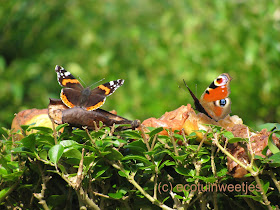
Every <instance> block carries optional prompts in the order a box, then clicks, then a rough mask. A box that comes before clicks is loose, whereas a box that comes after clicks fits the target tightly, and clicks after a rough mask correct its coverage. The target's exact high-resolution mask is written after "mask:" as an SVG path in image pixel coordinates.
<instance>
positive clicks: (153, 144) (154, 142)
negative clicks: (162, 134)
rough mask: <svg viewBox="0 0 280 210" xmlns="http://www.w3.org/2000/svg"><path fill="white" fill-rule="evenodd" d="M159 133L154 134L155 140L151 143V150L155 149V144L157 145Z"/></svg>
mask: <svg viewBox="0 0 280 210" xmlns="http://www.w3.org/2000/svg"><path fill="white" fill-rule="evenodd" d="M157 136H158V135H157V134H156V135H155V136H154V138H153V141H152V145H151V150H153V149H154V146H155V144H156V140H157Z"/></svg>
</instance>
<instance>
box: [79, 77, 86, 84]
mask: <svg viewBox="0 0 280 210" xmlns="http://www.w3.org/2000/svg"><path fill="white" fill-rule="evenodd" d="M78 78H79V80H80V81H81V82H82V83H83V85H84V86H86V83H85V82H84V80H82V78H81V77H78Z"/></svg>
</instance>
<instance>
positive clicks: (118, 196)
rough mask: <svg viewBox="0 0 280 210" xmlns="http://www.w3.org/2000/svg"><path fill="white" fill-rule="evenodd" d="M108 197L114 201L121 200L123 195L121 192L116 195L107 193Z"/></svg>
mask: <svg viewBox="0 0 280 210" xmlns="http://www.w3.org/2000/svg"><path fill="white" fill-rule="evenodd" d="M108 195H109V196H110V197H111V198H114V199H121V198H122V197H123V194H122V193H121V192H117V193H108Z"/></svg>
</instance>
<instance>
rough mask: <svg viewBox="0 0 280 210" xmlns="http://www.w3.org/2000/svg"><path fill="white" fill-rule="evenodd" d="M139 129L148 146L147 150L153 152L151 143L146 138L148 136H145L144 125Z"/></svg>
mask: <svg viewBox="0 0 280 210" xmlns="http://www.w3.org/2000/svg"><path fill="white" fill-rule="evenodd" d="M139 127H140V131H141V133H142V136H143V139H144V143H145V144H146V146H147V148H148V151H151V147H150V145H149V141H148V139H147V136H146V134H145V131H144V129H143V125H140V126H139Z"/></svg>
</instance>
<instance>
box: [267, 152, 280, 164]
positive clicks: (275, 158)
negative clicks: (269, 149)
mask: <svg viewBox="0 0 280 210" xmlns="http://www.w3.org/2000/svg"><path fill="white" fill-rule="evenodd" d="M268 160H271V161H272V163H270V166H271V167H280V152H278V153H276V154H274V155H272V156H270V157H269V158H268Z"/></svg>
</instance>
